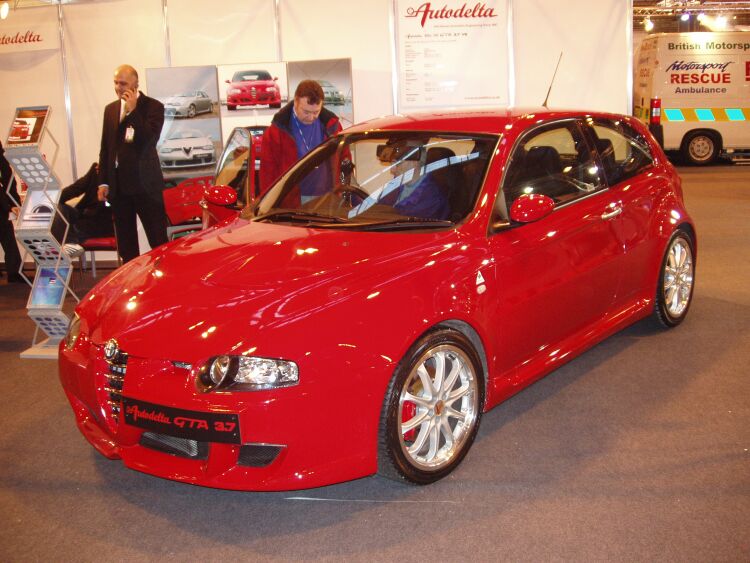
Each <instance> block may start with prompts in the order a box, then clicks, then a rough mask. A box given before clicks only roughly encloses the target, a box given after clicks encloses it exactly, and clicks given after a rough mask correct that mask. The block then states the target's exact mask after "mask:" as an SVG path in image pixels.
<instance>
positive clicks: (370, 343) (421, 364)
mask: <svg viewBox="0 0 750 563" xmlns="http://www.w3.org/2000/svg"><path fill="white" fill-rule="evenodd" d="M695 260H696V233H695V227H694V225H693V222H692V220H691V218H690V216H689V215H688V212H687V210H686V209H685V205H684V203H683V197H682V189H681V183H680V179H679V177H678V175H677V174H676V172H675V169H674V168H673V167H672V165H671V164H670V163H669V162H668V161H667V159H666V158H665V156H664V153H663V152H662V151H661V149H660V148H659V146H658V145H657V144H656V143H655V142H654V140H653V138H652V137H651V136H650V135H649V133H648V132H647V131H646V130H645V129H644V127H643V126H642V125H641V124H640V123H639V122H638V121H637V120H635V119H631V118H629V117H624V116H620V115H612V114H604V113H585V112H580V113H579V112H562V111H548V110H535V111H514V110H509V111H500V110H498V111H476V112H465V113H451V112H440V113H439V114H437V113H436V114H433V115H412V116H407V117H391V118H383V119H378V120H374V121H370V122H367V123H364V124H362V125H359V126H355V127H353V128H351V129H348V130H347V131H345V132H344V133H342V134H340V135H338V136H336V137H334V138H332V139H330V140H328V141H326V142H325V143H324V144H322V145H320V146H319V147H318V148H317V149H315V150H313V151H312V152H311V153H309V154H308V155H307V156H306V157H305V158H304V159H303V160H302V161H300V162H299V163H298V164H297V165H295V166H294V167H293V168H292V169H290V170H289V171H288V172H287V173H286V174H285V175H284V176H282V177H281V178H280V179H279V180H278V181H277V183H276V184H275V185H274V186H272V187H271V189H270V190H269V191H268V192H267V193H266V194H265V195H264V196H263V197H262V198H261V199H260V201H259V202H258V203H257V204H255V205H253V206H249V207H246V208H245V209H244V210H243V212H242V213H241V214H240V215H239V216H238V217H231V218H228V219H226V220H224V221H222V222H220V223H219V224H217V225H216V226H215V227H213V228H211V229H207V230H204V231H201V232H199V233H196V234H194V235H190V236H188V237H185V238H182V239H179V240H178V241H175V242H172V243H169V244H166V245H164V246H162V247H160V248H157V249H156V250H154V251H152V252H150V253H148V254H146V255H144V256H141V257H139V258H137V259H135V260H133V261H131V262H129V263H128V264H126V265H125V266H123V267H121V268H119V269H118V270H116V271H115V272H114V273H112V274H111V275H110V276H109V277H108V278H107V279H105V280H104V281H102V282H100V283H99V284H98V285H97V286H96V287H95V288H94V289H93V290H92V291H91V292H90V293H89V295H88V296H87V297H86V298H85V299H83V300H82V301H81V303H80V304H79V305H78V307H77V308H76V312H75V316H74V318H73V321H72V322H71V326H70V329H69V333H68V335H67V336H66V338H65V340H64V341H63V342H61V345H60V358H59V366H60V379H61V381H62V385H63V388H64V389H65V393H66V394H67V396H68V399H69V400H70V403H71V405H72V407H73V411H74V413H75V417H76V421H77V423H78V427H79V428H80V430H81V432H82V433H83V435H84V436H85V437H86V439H87V440H88V441H89V442H91V444H92V445H93V446H94V447H95V448H96V449H97V450H99V452H101V453H102V454H104V455H105V456H107V457H109V458H112V459H118V458H119V459H122V461H123V462H124V463H125V464H126V465H127V466H128V467H131V468H133V469H136V470H138V471H143V472H146V473H150V474H152V475H157V476H160V477H164V478H168V479H174V480H178V481H183V482H186V483H192V484H197V485H205V486H211V487H219V488H226V489H244V490H258V491H261V490H263V491H267V490H287V489H301V488H307V487H317V486H321V485H327V484H331V483H336V482H340V481H345V480H349V479H355V478H358V477H363V476H366V475H371V474H374V473H380V474H382V475H385V476H387V477H391V478H395V479H402V480H405V481H407V482H411V483H418V484H425V483H430V482H433V481H435V480H437V479H440V478H441V477H444V476H445V475H447V474H448V473H450V472H451V471H453V470H454V469H455V468H456V466H457V465H458V464H459V463H460V462H461V460H462V459H463V458H464V456H465V455H466V453H467V452H468V451H469V448H470V446H471V445H472V442H473V440H474V437H475V436H476V434H477V429H478V427H479V423H480V419H481V416H482V413H484V412H486V411H487V410H488V409H490V408H492V407H494V406H496V405H497V404H499V403H501V402H502V401H503V400H505V399H507V398H508V397H509V396H511V395H513V394H514V393H516V392H518V391H519V390H520V389H522V388H524V387H526V386H527V385H529V384H531V383H532V382H533V381H535V380H537V379H539V378H540V377H542V376H543V375H545V374H546V373H548V372H550V371H551V370H553V369H555V368H556V367H558V366H560V365H562V364H564V363H565V362H567V361H569V360H570V359H572V358H574V357H575V356H577V355H578V354H581V353H582V352H584V351H585V350H586V349H587V348H590V347H591V346H593V345H594V344H596V343H597V342H599V341H601V340H602V339H604V338H606V337H608V336H610V335H612V334H613V333H615V332H617V331H618V330H621V329H622V328H624V327H626V326H628V325H630V324H631V323H633V322H635V321H638V320H640V319H644V318H646V317H651V318H652V319H653V320H654V322H655V323H658V324H660V325H662V326H664V327H673V326H675V325H678V324H680V323H681V322H682V321H683V320H684V319H685V317H686V314H687V312H688V309H689V306H690V302H691V298H692V294H693V287H694V272H695Z"/></svg>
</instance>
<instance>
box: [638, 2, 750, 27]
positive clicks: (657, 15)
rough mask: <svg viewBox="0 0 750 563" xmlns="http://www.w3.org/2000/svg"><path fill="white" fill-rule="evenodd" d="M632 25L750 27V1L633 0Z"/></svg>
mask: <svg viewBox="0 0 750 563" xmlns="http://www.w3.org/2000/svg"><path fill="white" fill-rule="evenodd" d="M633 27H634V29H635V30H636V31H647V32H649V33H659V32H688V31H750V1H748V0H724V1H722V2H711V1H699V0H634V1H633Z"/></svg>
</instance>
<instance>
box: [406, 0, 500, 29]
mask: <svg viewBox="0 0 750 563" xmlns="http://www.w3.org/2000/svg"><path fill="white" fill-rule="evenodd" d="M420 16H421V18H422V21H421V22H420V23H421V25H422V27H424V24H425V23H426V22H427V20H428V19H430V20H444V19H462V18H496V17H497V14H495V10H494V9H493V8H488V7H487V6H485V5H484V4H481V3H479V2H477V3H476V4H474V7H473V8H467V7H466V4H463V5H462V6H461V7H460V8H455V9H450V8H448V6H447V5H446V4H444V5H443V7H442V8H439V9H437V8H435V9H433V7H432V3H431V2H425V3H424V4H422V5H421V6H419V8H407V9H406V17H407V18H417V17H420Z"/></svg>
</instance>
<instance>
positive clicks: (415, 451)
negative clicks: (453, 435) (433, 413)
mask: <svg viewBox="0 0 750 563" xmlns="http://www.w3.org/2000/svg"><path fill="white" fill-rule="evenodd" d="M429 435H430V424H429V421H425V422H423V423H422V426H421V427H420V428H419V433H418V434H417V437H416V439H415V440H414V443H413V444H412V445H411V446H409V448H407V449H408V451H409V455H411V456H412V457H417V456H418V455H419V451H420V450H421V449H422V448H423V447H424V444H425V442H426V441H427V438H428V436H429Z"/></svg>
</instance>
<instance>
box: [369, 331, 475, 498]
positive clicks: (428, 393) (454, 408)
mask: <svg viewBox="0 0 750 563" xmlns="http://www.w3.org/2000/svg"><path fill="white" fill-rule="evenodd" d="M436 382H437V385H438V387H437V388H435V383H436ZM410 398H411V400H410ZM483 406H484V379H483V376H482V370H481V363H480V361H479V358H478V356H477V353H476V351H475V350H474V347H473V346H472V344H471V343H470V342H469V340H468V339H467V338H466V337H465V336H464V335H463V334H461V333H460V332H458V331H455V330H449V329H442V330H436V331H434V332H431V333H428V334H427V335H425V336H423V337H422V338H421V339H420V340H419V341H417V342H416V343H415V344H414V345H413V346H412V347H411V348H410V349H409V352H408V353H407V354H406V356H405V357H404V359H403V360H402V361H401V362H400V363H399V365H398V367H397V368H396V371H395V373H394V375H393V379H391V382H390V384H389V386H388V391H387V392H386V396H385V400H384V401H383V408H382V411H381V415H380V428H379V436H378V473H379V474H380V475H381V476H383V477H387V478H389V479H394V480H397V481H406V482H409V483H413V484H417V485H426V484H428V483H433V482H435V481H437V480H438V479H442V478H443V477H445V476H446V475H448V474H449V473H450V472H451V471H453V470H454V469H455V468H456V467H457V466H458V464H459V463H461V460H462V459H463V458H464V457H465V456H466V453H467V452H468V451H469V448H470V447H471V444H472V443H473V442H474V438H475V436H476V434H477V431H478V429H479V421H480V419H481V416H482V408H483Z"/></svg>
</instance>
